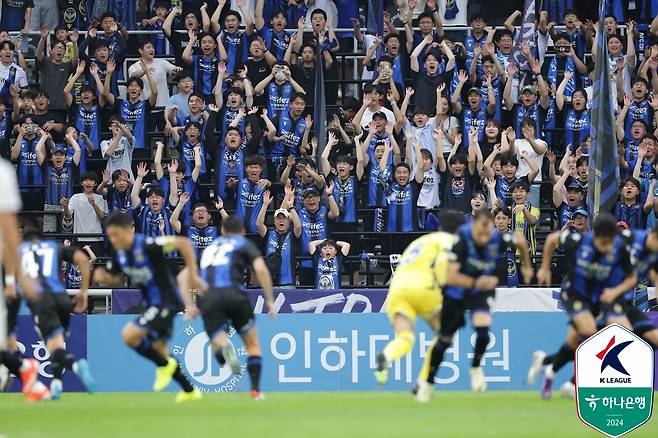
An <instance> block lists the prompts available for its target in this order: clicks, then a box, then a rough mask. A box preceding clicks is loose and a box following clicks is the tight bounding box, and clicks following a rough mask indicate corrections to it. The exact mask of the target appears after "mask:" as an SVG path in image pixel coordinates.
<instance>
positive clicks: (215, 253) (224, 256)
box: [201, 243, 235, 269]
mask: <svg viewBox="0 0 658 438" xmlns="http://www.w3.org/2000/svg"><path fill="white" fill-rule="evenodd" d="M234 249H235V246H234V245H233V244H232V243H223V244H221V245H218V246H210V247H208V248H207V249H206V250H205V251H204V252H203V256H201V268H202V269H203V268H207V267H208V266H225V265H228V264H229V257H228V255H229V254H230V253H232V252H233V250H234Z"/></svg>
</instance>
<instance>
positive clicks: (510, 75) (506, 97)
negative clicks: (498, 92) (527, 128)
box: [503, 63, 517, 111]
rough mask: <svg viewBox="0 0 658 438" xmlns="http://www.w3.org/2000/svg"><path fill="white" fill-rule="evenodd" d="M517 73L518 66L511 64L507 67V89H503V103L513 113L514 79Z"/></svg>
mask: <svg viewBox="0 0 658 438" xmlns="http://www.w3.org/2000/svg"><path fill="white" fill-rule="evenodd" d="M516 72H517V68H516V65H514V64H513V63H510V64H509V65H508V66H507V82H505V88H504V89H503V103H504V104H505V108H507V110H508V111H511V110H512V108H514V101H513V100H512V82H514V81H513V79H514V75H515V74H516Z"/></svg>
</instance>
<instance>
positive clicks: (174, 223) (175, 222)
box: [169, 192, 190, 234]
mask: <svg viewBox="0 0 658 438" xmlns="http://www.w3.org/2000/svg"><path fill="white" fill-rule="evenodd" d="M189 200H190V194H189V193H187V192H183V193H181V195H180V201H179V202H178V204H176V208H174V211H172V212H171V217H170V218H169V224H170V225H171V228H172V229H173V230H174V231H175V232H176V234H180V232H181V230H182V228H183V225H182V224H181V221H180V214H181V212H182V211H183V208H184V207H185V204H187V203H188V202H189Z"/></svg>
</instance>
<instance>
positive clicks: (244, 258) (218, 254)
mask: <svg viewBox="0 0 658 438" xmlns="http://www.w3.org/2000/svg"><path fill="white" fill-rule="evenodd" d="M260 256H261V254H260V251H259V250H258V248H257V247H256V245H254V244H253V243H252V242H251V241H249V240H248V239H246V238H245V237H244V236H222V237H220V238H218V239H215V241H213V243H211V244H210V245H209V246H208V247H207V248H206V249H205V250H203V254H202V255H201V278H202V279H203V280H204V281H205V282H206V283H208V286H209V287H210V288H214V289H221V288H228V287H232V288H236V289H242V288H243V279H244V273H245V272H246V271H247V269H248V268H249V267H251V264H252V263H253V261H254V259H256V258H258V257H260Z"/></svg>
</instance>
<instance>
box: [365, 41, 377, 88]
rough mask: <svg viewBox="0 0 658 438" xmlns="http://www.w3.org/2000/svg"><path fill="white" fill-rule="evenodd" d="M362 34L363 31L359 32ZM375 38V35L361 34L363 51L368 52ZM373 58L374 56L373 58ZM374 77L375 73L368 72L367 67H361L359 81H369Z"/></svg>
mask: <svg viewBox="0 0 658 438" xmlns="http://www.w3.org/2000/svg"><path fill="white" fill-rule="evenodd" d="M361 31H362V32H363V31H364V29H362V30H361ZM376 39H377V37H376V36H375V35H370V34H365V33H364V34H363V50H364V51H366V52H367V51H368V50H370V47H371V46H372V45H373V43H374V42H375V40H376ZM373 58H374V56H373ZM374 77H375V72H374V71H372V70H368V68H367V67H363V72H362V73H361V79H364V80H368V81H371V80H372V79H374Z"/></svg>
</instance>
